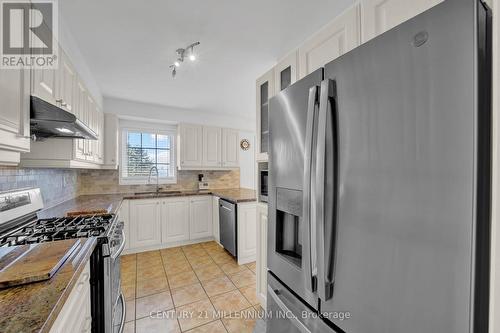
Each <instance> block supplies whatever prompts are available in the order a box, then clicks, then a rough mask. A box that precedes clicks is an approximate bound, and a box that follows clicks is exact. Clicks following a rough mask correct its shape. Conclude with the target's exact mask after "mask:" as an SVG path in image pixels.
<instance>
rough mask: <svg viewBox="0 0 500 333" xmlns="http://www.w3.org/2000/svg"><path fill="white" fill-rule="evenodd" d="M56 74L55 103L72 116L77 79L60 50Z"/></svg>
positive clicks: (64, 54) (67, 58)
mask: <svg viewBox="0 0 500 333" xmlns="http://www.w3.org/2000/svg"><path fill="white" fill-rule="evenodd" d="M57 74H58V75H59V77H58V78H57V80H56V83H57V86H56V96H55V101H56V103H57V106H59V107H61V108H62V109H64V110H66V111H68V112H71V113H73V114H74V113H75V105H74V97H75V95H76V89H77V87H76V84H77V81H78V77H77V73H76V71H75V69H74V68H73V65H72V64H71V61H70V59H69V57H68V56H67V55H66V53H64V51H63V50H62V49H61V50H59V70H58V71H57Z"/></svg>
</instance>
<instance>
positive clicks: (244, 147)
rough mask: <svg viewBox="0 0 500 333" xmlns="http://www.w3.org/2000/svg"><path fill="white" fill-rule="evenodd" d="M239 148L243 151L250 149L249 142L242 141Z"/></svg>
mask: <svg viewBox="0 0 500 333" xmlns="http://www.w3.org/2000/svg"><path fill="white" fill-rule="evenodd" d="M240 147H241V149H243V150H248V149H250V142H248V140H247V139H243V140H241V141H240Z"/></svg>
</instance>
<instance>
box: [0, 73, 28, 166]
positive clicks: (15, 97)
mask: <svg viewBox="0 0 500 333" xmlns="http://www.w3.org/2000/svg"><path fill="white" fill-rule="evenodd" d="M29 96H30V71H27V70H17V69H0V101H1V105H0V165H17V164H18V163H19V160H20V153H21V152H28V151H29V150H30V139H29V136H30V123H29V117H30V102H29V98H30V97H29Z"/></svg>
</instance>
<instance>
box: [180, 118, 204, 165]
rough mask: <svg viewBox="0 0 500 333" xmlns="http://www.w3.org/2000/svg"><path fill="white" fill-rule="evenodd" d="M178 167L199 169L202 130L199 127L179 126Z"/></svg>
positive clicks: (201, 156)
mask: <svg viewBox="0 0 500 333" xmlns="http://www.w3.org/2000/svg"><path fill="white" fill-rule="evenodd" d="M179 141H180V151H179V156H180V167H181V168H183V167H199V166H201V165H202V160H203V152H202V151H203V144H202V143H203V129H202V126H200V125H190V124H182V125H181V126H180V140H179Z"/></svg>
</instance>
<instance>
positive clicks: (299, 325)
mask: <svg viewBox="0 0 500 333" xmlns="http://www.w3.org/2000/svg"><path fill="white" fill-rule="evenodd" d="M267 292H268V294H269V295H270V296H271V297H272V299H273V300H274V301H275V302H276V304H278V306H279V308H280V309H281V310H282V311H283V313H284V314H286V318H287V319H288V320H290V322H291V323H292V324H293V326H295V327H297V328H298V330H299V331H300V332H301V333H311V331H310V330H309V329H308V328H307V326H306V325H304V324H303V323H302V322H301V321H300V320H299V319H298V318H297V315H296V314H295V313H294V312H293V311H292V310H290V308H289V307H288V306H287V305H286V304H285V302H284V301H283V300H282V299H281V297H280V295H281V291H280V290H279V289H276V290H275V289H273V288H271V286H269V285H268V286H267ZM276 315H277V314H276Z"/></svg>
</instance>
